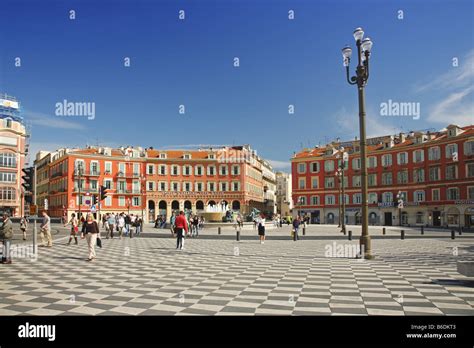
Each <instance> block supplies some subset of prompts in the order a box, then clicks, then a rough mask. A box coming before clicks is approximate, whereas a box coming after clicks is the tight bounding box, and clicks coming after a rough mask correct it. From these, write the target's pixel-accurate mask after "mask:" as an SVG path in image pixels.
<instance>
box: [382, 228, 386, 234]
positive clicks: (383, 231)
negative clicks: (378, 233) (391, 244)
mask: <svg viewBox="0 0 474 348" xmlns="http://www.w3.org/2000/svg"><path fill="white" fill-rule="evenodd" d="M385 232H386V231H385V227H384V228H382V233H383V234H384V235H385Z"/></svg>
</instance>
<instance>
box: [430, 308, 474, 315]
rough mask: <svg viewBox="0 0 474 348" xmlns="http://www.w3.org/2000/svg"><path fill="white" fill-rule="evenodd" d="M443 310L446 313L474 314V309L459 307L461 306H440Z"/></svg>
mask: <svg viewBox="0 0 474 348" xmlns="http://www.w3.org/2000/svg"><path fill="white" fill-rule="evenodd" d="M439 310H440V311H441V312H443V313H444V314H446V315H469V316H474V309H459V308H456V309H454V308H439Z"/></svg>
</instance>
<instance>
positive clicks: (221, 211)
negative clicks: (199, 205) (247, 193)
mask: <svg viewBox="0 0 474 348" xmlns="http://www.w3.org/2000/svg"><path fill="white" fill-rule="evenodd" d="M228 210H229V205H228V204H227V203H226V202H224V201H223V202H221V203H220V204H210V203H209V204H208V205H207V206H206V207H205V209H204V213H202V214H201V215H202V216H204V218H205V219H206V221H209V222H222V218H223V217H224V216H225V215H226V213H227V211H228Z"/></svg>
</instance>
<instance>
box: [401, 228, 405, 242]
mask: <svg viewBox="0 0 474 348" xmlns="http://www.w3.org/2000/svg"><path fill="white" fill-rule="evenodd" d="M400 238H401V239H402V240H404V239H405V230H401V231H400Z"/></svg>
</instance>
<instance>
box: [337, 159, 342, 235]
mask: <svg viewBox="0 0 474 348" xmlns="http://www.w3.org/2000/svg"><path fill="white" fill-rule="evenodd" d="M336 177H337V183H338V184H339V197H341V195H342V190H341V173H340V170H339V168H338V169H337V170H336ZM341 216H342V201H341V199H340V198H339V225H337V227H341Z"/></svg>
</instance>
